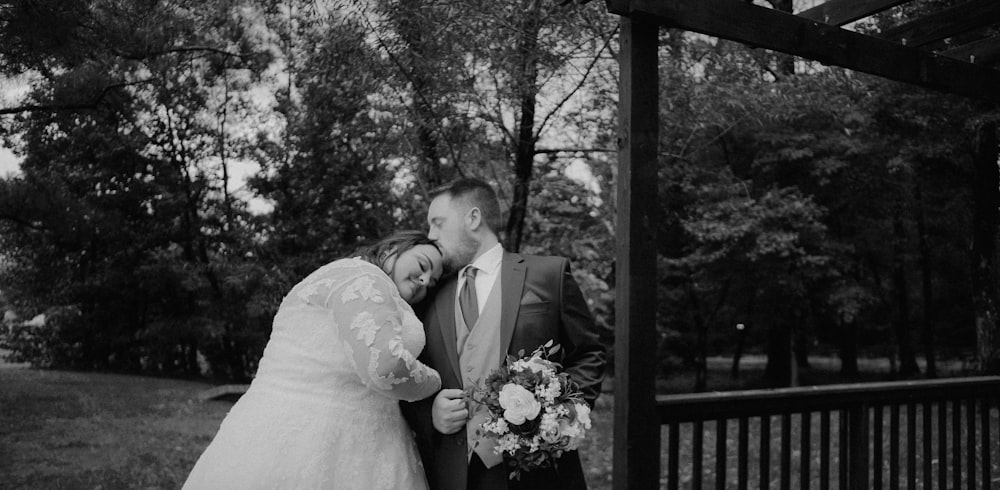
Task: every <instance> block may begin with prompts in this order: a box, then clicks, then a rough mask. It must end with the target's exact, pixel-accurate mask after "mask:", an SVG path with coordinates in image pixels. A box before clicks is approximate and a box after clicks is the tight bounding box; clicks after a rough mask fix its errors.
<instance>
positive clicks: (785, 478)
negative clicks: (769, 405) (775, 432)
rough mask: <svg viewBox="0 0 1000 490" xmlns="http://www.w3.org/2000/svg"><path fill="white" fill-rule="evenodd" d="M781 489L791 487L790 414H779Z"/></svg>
mask: <svg viewBox="0 0 1000 490" xmlns="http://www.w3.org/2000/svg"><path fill="white" fill-rule="evenodd" d="M780 488H781V490H791V488H792V414H790V413H784V414H782V415H781V487H780Z"/></svg>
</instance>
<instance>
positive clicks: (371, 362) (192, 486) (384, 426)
mask: <svg viewBox="0 0 1000 490" xmlns="http://www.w3.org/2000/svg"><path fill="white" fill-rule="evenodd" d="M423 347H424V330H423V326H422V325H421V324H420V321H419V320H418V319H417V317H416V316H415V315H414V314H413V310H412V309H411V308H410V306H409V305H408V304H407V303H406V302H405V301H403V299H402V298H401V297H400V296H399V292H398V291H397V289H396V286H395V284H393V283H392V281H391V280H390V279H389V277H388V276H387V275H386V274H385V273H384V272H382V270H381V269H379V268H378V267H376V266H374V265H372V264H370V263H368V262H365V261H363V260H360V259H343V260H338V261H336V262H332V263H330V264H327V265H326V266H324V267H322V268H320V269H318V270H317V271H316V272H314V273H312V274H310V275H309V277H307V278H305V279H304V280H302V282H300V283H299V284H297V285H296V286H295V287H294V288H292V290H291V292H289V293H288V294H287V295H286V296H285V298H284V300H283V301H282V303H281V307H280V308H279V309H278V313H277V315H275V317H274V325H273V327H272V330H271V338H270V340H268V343H267V347H266V348H265V349H264V356H263V357H262V358H261V360H260V366H259V367H258V369H257V375H256V377H255V378H254V380H253V383H251V385H250V389H249V390H247V392H246V394H245V395H243V396H242V397H241V398H240V400H239V401H238V402H237V403H236V405H234V406H233V409H232V410H230V412H229V414H228V415H227V416H226V419H225V420H224V421H223V422H222V425H221V427H220V428H219V433H218V434H216V437H215V439H214V440H213V441H212V443H211V444H210V445H209V447H208V448H207V449H206V450H205V452H204V453H203V454H202V456H201V458H199V460H198V463H197V464H196V465H195V467H194V469H193V470H192V471H191V474H190V475H189V477H188V480H187V482H186V483H185V486H184V489H185V490H219V489H233V490H236V489H239V490H247V489H251V490H254V489H261V490H263V489H273V488H296V489H299V488H301V489H317V490H322V489H348V488H350V489H353V488H365V489H372V490H394V489H398V488H406V489H414V490H424V489H426V488H427V484H426V480H425V478H424V470H423V467H422V466H421V464H420V459H419V457H418V455H417V450H416V445H415V443H414V442H413V436H412V435H411V433H410V430H409V427H408V426H407V425H406V422H405V421H404V420H403V417H402V415H401V414H400V411H399V403H398V400H418V399H421V398H425V397H428V396H430V395H432V394H434V393H435V392H436V391H437V390H438V389H439V388H440V386H441V378H440V377H439V376H438V373H437V372H436V371H434V370H433V369H431V368H429V367H427V366H426V365H424V364H422V363H420V362H419V361H417V359H416V356H417V355H418V354H419V353H420V351H421V350H422V349H423ZM373 464H378V467H379V469H378V470H377V471H372V467H373V466H372V465H373Z"/></svg>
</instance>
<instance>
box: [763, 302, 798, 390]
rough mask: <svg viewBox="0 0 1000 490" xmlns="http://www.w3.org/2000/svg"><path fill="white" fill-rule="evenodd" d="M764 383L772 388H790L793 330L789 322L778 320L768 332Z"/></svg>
mask: <svg viewBox="0 0 1000 490" xmlns="http://www.w3.org/2000/svg"><path fill="white" fill-rule="evenodd" d="M764 382H765V383H766V384H767V385H768V386H772V387H782V386H789V384H791V382H792V329H791V326H790V325H789V323H788V321H787V320H784V319H778V320H777V322H776V323H773V324H771V326H770V328H768V330H767V366H766V367H765V368H764Z"/></svg>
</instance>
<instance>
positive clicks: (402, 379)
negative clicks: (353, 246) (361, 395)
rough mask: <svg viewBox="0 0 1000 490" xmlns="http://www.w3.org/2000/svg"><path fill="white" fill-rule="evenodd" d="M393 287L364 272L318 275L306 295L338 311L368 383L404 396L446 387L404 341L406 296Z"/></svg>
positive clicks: (412, 397) (339, 325)
mask: <svg viewBox="0 0 1000 490" xmlns="http://www.w3.org/2000/svg"><path fill="white" fill-rule="evenodd" d="M324 286H325V287H324ZM393 288H395V285H394V284H392V282H391V281H390V280H389V278H387V277H384V276H379V275H376V274H373V273H367V272H365V273H362V274H359V275H357V276H356V277H353V278H351V279H350V280H348V281H345V282H341V283H339V284H337V283H336V282H334V281H324V280H320V281H317V282H316V283H314V284H313V287H311V288H307V290H305V291H302V293H303V294H302V297H303V299H305V300H306V301H307V302H308V303H312V304H314V305H317V306H322V307H323V308H326V309H327V310H328V311H329V312H330V314H331V315H332V316H333V319H334V321H335V323H336V326H337V329H338V335H339V336H340V338H341V339H342V340H343V341H344V343H345V344H347V345H348V346H349V348H350V351H351V355H352V358H353V360H354V366H355V370H356V371H357V373H358V375H359V376H360V377H361V380H362V382H364V384H365V385H366V386H368V387H369V388H371V389H374V390H377V391H380V392H382V393H384V394H386V395H387V396H391V397H393V398H398V399H400V400H407V401H415V400H420V399H423V398H426V397H428V396H430V395H432V394H434V393H436V392H437V391H438V390H439V389H440V388H441V377H440V376H439V375H438V373H437V371H435V370H434V369H431V368H430V367H429V366H427V365H425V364H423V363H422V362H420V361H418V360H417V359H416V357H415V356H414V355H413V353H411V352H410V351H408V350H406V348H405V347H404V345H403V337H402V333H403V326H402V311H401V310H400V305H399V304H398V303H397V302H398V301H402V300H400V299H398V298H397V297H395V296H394V295H393V294H392V289H393Z"/></svg>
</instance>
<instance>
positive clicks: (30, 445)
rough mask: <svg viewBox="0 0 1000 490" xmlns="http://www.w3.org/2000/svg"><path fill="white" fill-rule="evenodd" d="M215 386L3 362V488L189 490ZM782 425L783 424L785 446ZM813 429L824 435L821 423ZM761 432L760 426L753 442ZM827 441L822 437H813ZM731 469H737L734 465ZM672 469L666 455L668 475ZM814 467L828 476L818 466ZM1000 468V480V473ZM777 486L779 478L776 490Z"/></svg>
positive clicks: (594, 463)
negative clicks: (184, 488)
mask: <svg viewBox="0 0 1000 490" xmlns="http://www.w3.org/2000/svg"><path fill="white" fill-rule="evenodd" d="M722 372H723V373H724V372H725V371H724V370H722ZM745 374H746V375H747V376H746V378H744V379H743V381H742V382H741V383H749V384H751V385H752V384H753V381H752V380H753V379H754V378H755V377H756V375H757V374H759V373H753V372H747V373H745ZM713 376H717V378H716V379H715V382H713V383H710V384H711V385H712V386H714V387H718V386H719V385H720V384H724V383H723V381H724V378H726V377H727V375H725V374H715V373H713ZM688 381H689V380H688V379H685V378H684V377H683V376H678V377H677V378H676V379H675V380H674V381H671V382H670V383H669V384H667V385H664V386H661V387H660V388H661V389H663V390H664V391H665V392H680V391H683V390H684V388H685V387H688V384H687V383H688ZM209 387H210V385H208V384H206V383H198V382H190V381H178V380H170V379H160V378H148V377H139V376H124V375H113V374H98V373H77V372H66V371H41V370H34V369H27V368H23V367H3V365H2V364H0V489H14V488H17V489H23V488H27V489H119V488H128V489H161V488H162V489H176V488H179V487H180V485H181V484H182V483H183V481H184V479H185V478H186V477H187V474H188V472H189V471H190V469H191V467H192V466H193V465H194V463H195V461H196V460H197V458H198V456H199V455H200V454H201V452H202V450H203V449H204V448H205V446H207V445H208V443H209V442H210V441H211V439H212V437H213V436H214V435H215V432H216V430H217V429H218V426H219V423H220V422H221V421H222V418H223V417H225V415H226V413H227V412H228V411H229V408H230V407H231V406H232V403H231V402H227V401H209V402H200V401H197V394H198V393H199V392H201V391H202V390H205V389H207V388H209ZM612 401H613V400H612V395H611V394H610V393H608V394H605V395H604V396H602V397H601V398H600V399H598V403H597V407H596V409H595V411H594V413H593V419H594V424H595V427H594V430H593V431H591V433H590V435H589V437H588V440H587V441H586V442H585V443H584V445H583V447H582V448H581V454H582V456H583V465H584V469H585V472H586V476H587V480H588V482H589V484H590V487H591V488H592V489H595V490H602V489H609V488H611V466H612V446H613V444H612V442H613V441H612V436H613V431H612V427H611V424H612V419H613V415H612V414H613V408H612V407H613V403H612ZM992 415H993V416H992V419H993V424H992V425H993V427H994V429H993V430H994V431H996V430H997V429H996V427H998V426H1000V421H998V420H997V412H996V410H994V411H993V414H992ZM779 426H780V422H779V421H778V419H777V418H775V419H774V420H773V422H772V436H773V438H774V439H775V440H776V439H777V438H778V437H779V436H778V434H779V432H778V430H779ZM797 426H798V424H795V427H794V429H795V430H797ZM812 426H813V430H814V431H816V430H818V422H814V423H813V425H812ZM756 427H757V424H755V423H751V432H753V433H752V434H751V436H750V437H751V441H753V440H755V433H756V430H755V428H756ZM650 430H661V434H662V435H663V438H662V440H663V441H664V444H665V442H666V429H665V428H662V429H661V428H660V427H659V426H658V425H651V427H650ZM685 431H690V428H686V429H682V432H681V441H682V448H683V447H688V448H690V444H691V437H690V434H689V433H685ZM998 438H1000V434H998ZM727 439H728V440H729V443H730V445H734V444H735V440H736V433H735V427H734V424H730V426H729V432H728V433H727ZM817 439H818V435H816V436H814V437H813V441H816V440H817ZM798 440H799V436H798V435H797V434H796V435H795V436H794V437H793V441H796V442H795V444H797V443H798V442H797V441H798ZM704 441H705V442H704V444H705V455H706V460H705V462H704V470H705V473H704V475H705V476H704V483H705V484H706V485H710V484H711V483H712V482H714V475H713V474H712V473H713V470H714V462H713V461H712V459H711V458H712V457H714V456H712V455H713V452H714V444H715V433H714V423H706V424H705V435H704ZM886 444H888V442H886ZM904 444H905V443H904ZM903 447H905V446H903ZM776 449H777V448H776V447H775V449H773V450H772V458H775V457H776V452H775V450H776ZM752 452H755V451H752ZM688 454H690V453H688ZM885 454H888V450H886V452H885ZM814 457H815V455H814ZM994 459H995V461H994V464H995V465H1000V450H995V451H994ZM681 463H682V464H681V468H682V474H681V481H682V485H683V482H689V481H690V479H691V472H690V466H691V465H690V464H689V463H687V462H685V461H684V460H683V459H682V460H681ZM935 464H936V463H935ZM776 465H777V462H776V461H773V462H772V467H773V468H775V470H774V473H773V474H772V478H774V477H776V476H777V466H776ZM727 466H728V467H729V468H730V469H731V470H732V469H733V468H734V466H733V463H730V464H729V465H727ZM665 467H666V458H665V455H664V457H663V460H662V463H661V468H665ZM812 467H813V471H818V461H817V462H814V463H813V464H812ZM919 467H920V466H918V468H919ZM752 468H755V466H752ZM995 468H997V470H995V474H997V476H1000V466H995ZM755 471H756V470H755V469H752V470H751V474H752V475H755V474H756V473H755ZM796 483H797V480H796ZM776 485H777V482H776V481H774V480H772V488H777V486H776ZM997 485H998V487H1000V481H998V482H997ZM793 486H797V485H793ZM712 487H714V485H712V486H707V487H706V488H712ZM817 488H818V487H817Z"/></svg>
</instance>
